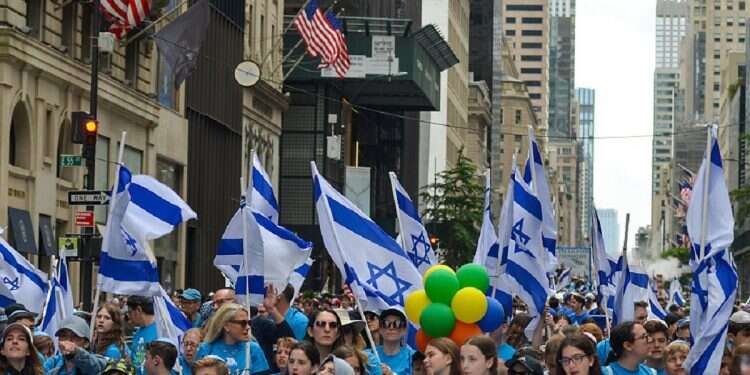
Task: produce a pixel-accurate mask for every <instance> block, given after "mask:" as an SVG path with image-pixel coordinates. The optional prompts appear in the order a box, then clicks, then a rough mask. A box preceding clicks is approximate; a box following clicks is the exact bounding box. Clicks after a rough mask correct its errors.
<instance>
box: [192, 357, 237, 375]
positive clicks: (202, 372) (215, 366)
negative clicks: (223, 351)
mask: <svg viewBox="0 0 750 375" xmlns="http://www.w3.org/2000/svg"><path fill="white" fill-rule="evenodd" d="M190 370H191V371H192V373H193V374H195V375H229V369H228V368H227V366H226V364H225V363H224V360H222V359H221V358H219V357H216V356H208V357H206V358H203V359H201V360H198V361H195V363H194V364H193V367H192V368H191V369H190Z"/></svg>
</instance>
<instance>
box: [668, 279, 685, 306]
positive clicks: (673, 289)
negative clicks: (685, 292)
mask: <svg viewBox="0 0 750 375" xmlns="http://www.w3.org/2000/svg"><path fill="white" fill-rule="evenodd" d="M669 305H670V306H671V305H677V306H680V307H682V306H685V299H684V298H683V297H682V285H680V280H679V279H677V278H676V277H675V278H674V279H673V280H672V282H671V283H669Z"/></svg>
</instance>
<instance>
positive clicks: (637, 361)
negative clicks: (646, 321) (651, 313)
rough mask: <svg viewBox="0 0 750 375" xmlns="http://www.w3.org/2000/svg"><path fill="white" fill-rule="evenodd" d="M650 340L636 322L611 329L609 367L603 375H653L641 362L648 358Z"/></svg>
mask: <svg viewBox="0 0 750 375" xmlns="http://www.w3.org/2000/svg"><path fill="white" fill-rule="evenodd" d="M650 341H651V340H650V338H649V336H648V332H646V329H645V328H643V326H642V325H641V324H639V323H636V322H624V323H622V324H620V325H618V326H617V327H615V328H613V329H612V334H611V335H610V337H609V342H610V345H611V347H612V350H611V352H610V353H609V357H608V363H609V366H607V367H605V368H604V369H603V370H602V373H603V374H604V375H655V373H656V371H654V370H653V369H650V368H648V366H646V365H645V364H644V363H643V361H644V360H645V359H646V356H648V352H649V345H648V344H649V342H650Z"/></svg>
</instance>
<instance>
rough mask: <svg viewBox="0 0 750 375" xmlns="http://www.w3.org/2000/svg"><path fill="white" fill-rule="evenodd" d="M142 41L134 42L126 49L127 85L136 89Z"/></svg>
mask: <svg viewBox="0 0 750 375" xmlns="http://www.w3.org/2000/svg"><path fill="white" fill-rule="evenodd" d="M139 44H140V40H134V41H132V42H131V43H130V44H128V45H127V47H125V84H126V85H128V86H130V87H136V86H137V83H138V45H139Z"/></svg>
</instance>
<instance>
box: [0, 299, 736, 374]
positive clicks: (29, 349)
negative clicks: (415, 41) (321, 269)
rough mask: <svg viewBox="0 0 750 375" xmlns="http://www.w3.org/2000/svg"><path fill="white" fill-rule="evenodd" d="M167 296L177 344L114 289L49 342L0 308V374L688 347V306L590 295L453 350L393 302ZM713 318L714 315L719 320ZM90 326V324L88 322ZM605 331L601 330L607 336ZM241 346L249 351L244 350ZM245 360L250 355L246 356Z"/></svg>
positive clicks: (377, 363)
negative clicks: (614, 301)
mask: <svg viewBox="0 0 750 375" xmlns="http://www.w3.org/2000/svg"><path fill="white" fill-rule="evenodd" d="M206 297H207V298H204V296H203V295H202V294H201V293H200V292H199V291H198V290H195V289H186V290H180V291H177V292H175V294H174V296H173V299H174V302H175V304H176V305H177V306H179V308H180V309H181V310H182V312H183V313H184V314H185V316H186V318H187V319H188V320H189V321H190V322H191V323H192V328H191V329H189V330H187V331H186V332H185V333H184V335H183V336H182V337H181V338H180V342H175V341H173V340H170V339H167V338H163V337H160V336H159V334H158V330H157V322H156V318H155V315H154V305H153V299H152V298H148V297H141V296H118V297H117V298H115V299H114V300H113V301H112V302H110V303H105V304H102V305H100V306H99V307H98V309H97V311H96V313H95V314H88V313H85V312H76V314H75V315H73V316H70V317H67V318H66V319H64V320H63V321H62V322H61V323H60V324H59V327H58V328H57V331H56V333H55V335H54V337H50V336H48V335H47V334H45V333H43V332H40V331H39V324H40V317H38V316H37V315H36V314H34V313H32V312H30V311H28V310H27V309H26V308H25V307H24V306H23V305H19V304H14V305H10V306H7V307H6V308H5V313H4V315H0V324H2V325H3V326H4V327H0V328H2V336H0V340H1V341H0V371H2V372H3V373H5V374H14V375H15V374H22V375H39V374H54V375H58V374H59V375H94V374H124V375H135V374H139V375H140V374H148V375H166V374H175V373H181V374H188V375H190V374H195V375H229V374H240V373H243V372H246V371H249V373H250V374H258V375H264V374H289V375H311V374H321V375H323V374H326V375H332V374H336V375H350V374H352V375H353V374H356V375H364V374H369V375H408V374H415V375H419V374H430V375H433V374H436V375H447V374H466V375H497V374H509V375H543V374H544V375H547V374H549V375H588V374H593V375H601V374H604V375H622V374H636V375H646V374H658V375H662V374H663V375H685V374H686V371H685V370H684V369H683V367H682V366H683V363H684V361H685V359H686V357H687V354H688V352H689V349H690V332H689V320H688V313H687V311H685V310H684V309H683V308H680V307H678V306H670V307H669V311H670V312H669V314H668V315H667V316H666V319H664V320H659V319H653V318H649V310H648V305H647V304H645V303H643V302H635V303H634V312H635V314H634V319H633V320H632V321H626V322H622V323H620V324H618V325H616V326H614V327H608V325H607V324H606V321H604V322H602V321H600V320H599V319H596V318H597V317H598V316H600V312H601V309H600V308H599V307H597V306H596V301H595V296H594V295H593V294H590V293H589V294H585V295H584V294H579V293H576V292H573V293H565V294H564V295H558V296H554V297H551V298H550V299H549V301H548V306H547V317H546V319H545V320H544V322H543V323H542V324H540V326H539V327H538V329H537V331H541V332H542V334H541V335H540V336H541V337H542V339H541V340H529V339H528V338H527V337H526V334H525V330H526V328H527V326H528V325H529V324H530V322H531V321H532V319H531V317H530V316H529V315H528V314H526V313H525V312H524V311H523V306H522V304H520V302H519V301H515V302H514V314H512V319H510V320H509V322H508V323H507V324H503V325H502V326H501V327H500V328H499V329H497V330H496V331H494V332H491V333H488V334H483V335H477V336H474V337H471V338H469V339H467V340H466V341H465V343H463V345H460V346H459V345H457V344H456V343H455V342H454V341H453V340H451V339H448V338H435V339H431V340H429V342H427V343H426V345H424V347H423V351H417V350H415V349H414V348H413V345H410V337H409V336H410V331H411V332H412V333H413V330H410V326H409V322H408V320H407V317H406V315H405V314H404V312H403V311H402V310H401V309H399V308H390V309H386V310H383V311H371V310H367V309H364V310H362V311H363V312H364V314H363V315H362V314H360V312H359V311H360V310H359V309H357V308H356V307H355V306H356V305H355V301H354V299H353V298H352V296H351V294H347V293H342V294H341V295H338V296H333V295H328V294H324V295H316V296H311V295H309V294H303V295H299V296H295V293H294V289H293V288H292V287H291V286H288V287H287V288H286V289H284V290H282V291H276V290H274V288H273V287H269V288H268V290H267V293H266V296H265V299H264V301H263V303H262V304H261V305H260V306H258V307H257V308H252V311H248V309H247V308H246V307H245V306H244V305H243V304H241V301H238V299H237V297H236V296H235V293H234V290H232V289H231V288H222V289H219V290H216V291H214V292H212V293H210V294H209V295H208V296H206ZM745 310H750V308H748V307H746V306H737V309H736V312H735V313H734V314H733V315H732V316H731V319H730V321H729V322H728V337H727V340H726V348H725V350H724V357H723V358H722V362H721V373H720V375H735V374H736V375H750V312H748V311H745ZM720 323H721V322H717V324H720ZM90 324H93V325H94V327H93V328H94V329H93V330H92V329H91V326H90ZM608 331H611V332H608ZM248 347H249V356H248V355H247V352H248V350H247V348H248ZM248 361H249V362H248Z"/></svg>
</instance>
